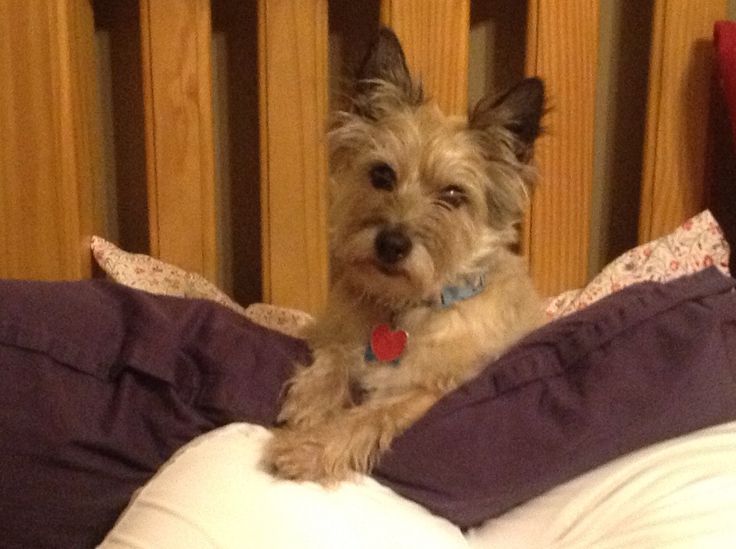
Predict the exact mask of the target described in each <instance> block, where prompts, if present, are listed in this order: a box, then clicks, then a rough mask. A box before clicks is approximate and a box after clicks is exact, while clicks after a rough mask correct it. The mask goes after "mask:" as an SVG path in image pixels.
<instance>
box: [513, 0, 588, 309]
mask: <svg viewBox="0 0 736 549" xmlns="http://www.w3.org/2000/svg"><path fill="white" fill-rule="evenodd" d="M598 10H599V3H598V1H597V0H531V1H530V2H529V13H528V19H527V21H528V22H527V41H528V43H527V72H528V73H529V74H530V75H532V74H536V75H539V76H541V77H542V78H544V80H545V82H546V85H547V93H548V98H549V103H548V107H550V111H549V113H548V114H547V116H546V117H545V120H544V125H545V127H546V129H547V134H546V135H544V136H542V137H541V138H540V140H539V142H538V144H537V149H536V161H537V165H538V167H539V173H540V183H539V185H538V186H537V188H536V190H535V193H534V196H533V199H532V204H531V210H530V212H529V216H528V219H527V222H526V225H525V230H524V234H525V236H524V243H523V248H524V251H525V253H526V254H527V255H528V258H529V268H530V272H531V274H532V277H533V279H534V281H535V284H536V285H537V287H538V288H539V290H540V291H541V292H542V293H543V294H545V295H554V294H556V293H559V292H561V291H563V290H566V289H570V288H576V287H580V286H582V285H583V284H585V282H586V281H587V277H588V246H589V240H590V236H589V224H590V215H591V194H592V193H591V191H592V185H593V143H594V114H595V92H596V85H595V83H596V73H597V62H598V59H597V53H598Z"/></svg>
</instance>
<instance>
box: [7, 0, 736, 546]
mask: <svg viewBox="0 0 736 549" xmlns="http://www.w3.org/2000/svg"><path fill="white" fill-rule="evenodd" d="M732 4H733V3H731V5H729V3H728V2H726V1H725V0H708V1H707V2H702V1H701V2H695V1H693V2H686V3H684V5H683V3H678V4H677V5H675V4H674V3H673V2H669V1H667V0H657V1H656V2H654V3H652V4H650V5H648V6H637V7H634V8H632V7H631V6H624V5H623V3H620V4H619V3H616V2H612V3H607V2H596V1H575V2H563V1H559V2H557V1H553V2H550V1H544V2H542V1H541V0H529V1H528V2H526V3H519V2H511V1H506V0H503V1H498V2H491V1H480V0H474V1H472V2H471V1H470V0H455V1H450V0H447V1H442V0H437V1H432V2H423V1H420V0H416V1H414V0H407V1H405V2H399V1H389V0H382V1H378V0H376V1H372V2H365V3H361V4H360V6H356V5H354V3H351V2H343V1H338V0H331V1H329V2H328V1H327V0H300V1H293V2H291V1H271V0H268V1H266V0H262V1H259V2H251V3H248V2H237V1H231V0H212V1H210V2H208V1H206V0H186V1H173V0H171V1H165V0H140V1H129V0H126V1H122V2H105V1H96V2H88V1H79V2H77V1H72V0H69V1H62V2H56V3H50V2H37V3H26V2H15V3H13V2H10V3H7V4H6V5H4V6H2V7H0V25H2V27H0V28H2V31H3V32H2V34H3V35H4V36H7V37H9V38H8V40H6V41H5V42H4V43H3V44H2V45H0V60H1V61H2V63H0V74H2V76H3V78H5V77H7V78H8V79H9V81H11V82H13V86H12V87H11V88H10V90H9V91H6V92H3V95H2V96H0V105H2V107H3V108H2V109H0V123H1V127H2V133H3V135H4V136H5V137H6V139H4V140H3V143H2V144H0V151H2V153H1V154H2V158H1V159H0V160H1V162H0V170H1V171H0V174H2V186H3V191H2V192H3V200H2V202H1V203H0V231H1V232H2V239H1V241H2V244H3V249H2V260H1V263H0V276H1V277H2V278H6V279H43V280H80V279H81V280H85V279H90V278H99V277H102V276H106V277H108V278H110V279H112V280H114V281H116V282H117V283H119V284H122V285H124V286H127V287H131V288H135V289H139V290H144V291H146V292H151V293H156V294H167V295H171V296H179V297H183V298H185V299H193V298H194V299H201V298H205V299H208V300H213V301H216V302H218V303H219V304H220V305H224V306H225V307H226V308H229V309H231V310H232V311H234V312H235V314H237V315H244V316H245V317H247V318H249V319H250V320H252V321H254V322H256V323H258V324H260V325H264V326H267V327H268V328H269V329H272V330H275V331H277V332H282V333H285V334H287V335H295V334H298V331H299V328H300V327H301V326H302V325H303V324H305V323H308V322H309V319H310V314H312V313H314V312H316V311H317V310H319V308H320V305H321V303H322V302H323V301H324V297H325V293H326V290H327V287H328V278H329V266H328V261H327V243H326V230H325V203H326V200H327V197H326V196H325V190H324V186H323V184H322V182H323V181H324V178H325V174H326V155H325V151H324V141H323V140H322V137H321V136H322V130H323V128H324V120H325V118H326V115H327V112H328V111H329V109H330V107H331V106H332V105H335V104H336V102H337V101H338V100H339V92H338V90H339V87H340V82H341V79H342V77H343V75H344V73H345V71H347V70H348V69H349V67H351V66H352V65H353V64H354V63H355V62H356V59H357V57H356V56H359V54H360V51H361V50H362V49H363V48H364V46H366V45H367V43H368V42H369V41H370V38H371V36H372V34H373V32H374V31H375V28H376V27H377V25H378V24H379V22H381V23H383V24H388V25H390V26H392V28H394V29H395V30H396V32H397V33H398V35H399V36H400V37H401V39H402V41H403V42H404V45H405V48H406V51H407V55H408V61H409V64H410V65H411V66H413V67H415V69H417V70H418V71H419V72H420V73H421V74H422V78H423V81H424V84H425V87H426V88H427V90H428V91H429V92H430V94H431V95H432V97H434V98H436V100H437V101H438V102H439V103H440V105H442V107H443V108H444V109H445V110H447V111H450V112H456V113H461V112H463V111H464V110H465V109H466V108H467V105H468V104H469V103H472V102H473V101H474V100H475V99H477V98H478V97H479V96H480V95H482V94H483V93H485V92H486V91H488V90H489V89H492V88H496V87H504V86H506V85H508V84H511V83H513V82H514V80H515V79H518V78H520V77H521V76H523V75H524V74H538V75H540V76H542V77H543V78H544V79H545V80H546V82H547V85H548V88H549V91H550V96H551V98H552V100H551V107H552V108H551V110H550V112H549V114H548V116H547V118H546V127H547V133H546V135H545V136H544V137H543V138H542V140H541V141H540V144H539V147H538V150H537V153H536V156H537V163H538V166H539V170H540V174H541V180H542V184H541V185H540V186H539V190H538V192H535V194H534V196H533V197H532V203H531V206H530V209H529V212H528V215H527V218H526V222H525V225H524V230H523V239H522V242H521V249H520V251H521V253H523V254H524V256H525V257H526V258H527V261H528V265H529V269H530V271H531V273H532V276H533V278H534V281H535V284H536V285H537V286H538V288H539V289H540V291H541V292H542V293H543V294H544V295H546V296H549V301H548V303H547V304H548V314H549V316H550V317H551V318H563V317H567V316H569V315H573V314H575V313H576V312H577V311H582V310H584V309H588V308H589V306H590V305H592V304H593V303H595V302H599V301H600V300H602V299H604V298H605V297H606V296H609V295H613V294H615V293H616V292H618V291H619V290H622V289H623V288H627V287H630V286H633V285H635V284H636V283H639V282H645V281H657V282H667V281H671V280H674V279H676V278H679V277H682V276H687V275H696V274H697V273H699V272H701V271H703V270H704V269H707V268H708V267H715V268H716V269H719V270H720V271H721V272H724V273H728V262H729V256H728V245H727V241H731V242H733V241H734V239H733V235H734V230H735V229H736V222H735V220H736V217H734V213H733V211H732V210H733V209H732V208H730V207H729V204H730V203H731V200H730V198H729V197H730V196H731V194H732V192H733V189H732V188H730V187H732V185H733V181H734V180H735V176H734V174H735V173H736V172H735V171H734V165H736V164H735V163H734V154H733V151H734V148H733V139H734V138H736V135H734V136H733V137H732V135H731V133H730V132H731V128H732V127H736V123H733V122H732V123H731V126H730V125H729V113H730V116H731V117H732V119H733V118H734V117H736V114H734V109H736V106H734V102H733V97H734V96H733V94H734V72H735V71H736V68H734V64H735V63H736V61H734V49H735V48H734V33H736V31H734V26H733V23H728V22H722V23H720V25H719V26H718V27H717V34H716V37H717V40H716V41H714V39H713V33H714V23H715V22H716V21H719V20H725V19H727V18H728V17H729V14H731V16H733V14H734V12H733V10H734V6H733V5H732ZM30 22H33V23H32V24H31V23H30ZM599 23H600V24H599ZM714 52H715V53H714ZM448 75H452V77H451V78H448ZM256 76H257V77H256ZM724 92H725V93H724ZM729 108H730V109H731V110H730V111H729ZM683 143H686V144H687V146H683ZM707 208H709V209H710V212H709V211H705V210H706V209H707ZM701 212H703V213H701ZM711 212H712V213H711ZM295 242H297V243H299V245H298V246H297V245H295V244H294V243H295ZM90 248H91V250H90ZM90 251H91V252H92V253H90ZM724 409H725V408H724ZM256 423H257V422H254V423H243V422H237V423H233V424H231V425H229V426H225V427H220V428H218V429H213V430H212V431H211V432H209V433H207V434H204V435H202V436H201V437H198V438H195V439H194V440H192V441H191V442H189V444H187V445H182V448H181V449H180V450H179V451H178V452H177V453H176V454H175V455H174V456H173V457H170V460H169V461H168V463H167V464H166V465H165V466H163V467H162V468H161V469H160V471H159V472H158V473H157V474H156V475H155V476H154V477H153V479H151V480H150V481H149V482H148V483H146V484H145V486H143V485H142V486H141V489H140V491H139V492H138V493H137V495H136V496H135V497H134V499H133V500H132V501H131V504H130V506H129V507H128V509H127V510H126V511H125V512H124V513H123V514H122V515H121V517H120V519H119V521H118V523H117V525H116V526H115V527H114V528H113V529H112V531H111V532H110V533H109V534H108V535H107V537H106V539H105V541H104V542H103V543H102V544H103V546H107V547H149V546H156V547H237V546H244V545H245V546H251V547H294V546H299V547H348V546H350V547H353V546H354V547H376V546H379V547H404V546H411V545H414V546H422V547H468V546H470V547H492V546H493V547H495V546H501V547H616V546H635V547H639V546H641V547H663V546H672V547H675V546H683V547H685V546H692V545H693V543H696V541H697V543H699V544H701V545H707V546H719V544H721V545H722V546H728V545H729V542H731V543H732V542H733V540H734V539H736V532H735V531H734V530H733V526H732V525H730V524H729V520H728V518H729V517H730V516H733V515H734V513H736V499H734V497H733V495H732V494H734V493H736V491H734V490H733V488H734V487H736V471H735V470H734V469H733V466H732V464H733V463H736V459H734V458H736V426H735V425H734V423H733V422H729V421H725V420H724V421H720V422H718V424H716V422H715V421H711V422H710V423H708V424H704V425H699V426H698V428H691V429H690V430H689V431H687V432H678V433H677V436H671V437H668V438H666V439H663V438H662V437H660V438H659V439H657V441H656V443H654V442H653V443H652V444H646V445H641V446H640V447H637V448H627V449H626V451H622V452H620V453H619V454H620V455H617V457H616V458H615V459H606V460H600V461H599V462H598V463H596V464H595V465H596V467H587V468H584V469H582V470H580V471H579V474H576V475H574V476H572V477H569V475H568V477H567V478H566V479H565V480H564V482H556V483H554V486H548V487H547V488H549V489H545V490H544V491H543V492H541V493H537V494H535V495H534V497H530V498H525V499H524V501H523V502H521V503H520V504H518V505H513V506H509V505H507V508H505V509H504V512H503V513H495V514H493V515H492V516H491V515H489V516H488V517H486V519H485V520H483V521H475V523H474V524H472V527H471V526H468V525H467V524H461V526H462V528H460V527H458V526H457V525H455V524H453V523H452V522H451V521H448V520H447V518H442V517H441V516H439V515H441V513H436V512H435V513H434V514H432V513H430V512H429V511H427V510H426V509H425V508H423V507H422V506H420V505H418V504H417V503H415V502H412V501H411V499H410V498H409V497H407V495H406V493H405V494H404V495H399V493H400V491H396V490H392V489H391V488H388V487H387V485H386V484H385V483H378V482H376V481H375V480H374V479H371V478H364V479H360V480H359V481H356V482H355V483H349V484H346V485H345V486H342V487H341V488H340V489H338V490H337V491H332V492H325V491H323V490H322V489H320V488H318V487H316V486H309V485H295V484H294V485H292V484H280V485H276V486H275V485H274V483H273V481H272V480H271V479H270V477H268V475H267V474H265V473H264V472H263V471H261V470H260V469H259V468H258V463H257V462H258V455H259V452H260V448H261V447H262V445H263V444H264V443H265V441H266V440H267V439H268V437H269V436H270V435H269V433H268V430H267V429H266V428H265V427H263V426H259V425H257V424H256ZM168 458H169V456H167V459H168ZM388 486H391V485H390V483H389V484H388ZM517 503H518V502H517ZM285 523H286V524H287V525H289V526H288V527H285V526H284V524H285ZM326 525H329V526H326ZM325 528H327V529H328V531H329V532H330V533H329V534H326V533H325Z"/></svg>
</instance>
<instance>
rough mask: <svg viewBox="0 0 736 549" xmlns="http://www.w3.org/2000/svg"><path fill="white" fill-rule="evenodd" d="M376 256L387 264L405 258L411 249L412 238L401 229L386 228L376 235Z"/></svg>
mask: <svg viewBox="0 0 736 549" xmlns="http://www.w3.org/2000/svg"><path fill="white" fill-rule="evenodd" d="M375 246H376V257H378V259H379V260H381V262H383V263H385V264H387V265H393V264H394V263H398V262H399V261H401V260H402V259H404V258H405V257H406V256H407V255H409V252H410V251H411V246H412V244H411V239H410V238H409V237H408V236H406V234H405V233H404V232H403V231H401V230H399V229H384V230H382V231H381V232H380V233H378V236H376V242H375Z"/></svg>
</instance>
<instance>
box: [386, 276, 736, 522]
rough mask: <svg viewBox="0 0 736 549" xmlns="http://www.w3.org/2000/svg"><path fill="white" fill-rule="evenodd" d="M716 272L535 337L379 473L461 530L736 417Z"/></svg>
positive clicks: (731, 355)
mask: <svg viewBox="0 0 736 549" xmlns="http://www.w3.org/2000/svg"><path fill="white" fill-rule="evenodd" d="M733 287H734V280H733V279H731V278H728V277H725V276H723V275H722V274H720V273H719V272H718V271H717V270H716V269H715V268H711V269H709V270H707V271H704V272H701V273H698V274H696V275H693V276H690V277H687V278H682V279H679V280H676V281H674V282H670V283H668V284H657V283H643V284H639V285H636V286H632V287H630V288H628V289H626V290H622V291H621V292H619V293H616V294H613V295H612V296H610V297H608V298H606V299H604V300H602V301H600V302H598V303H596V304H594V305H592V306H590V307H588V308H587V309H584V310H582V311H580V312H578V313H575V314H573V315H570V316H568V317H565V318H563V319H560V320H558V321H556V322H553V323H551V324H549V325H547V326H545V327H543V328H542V329H540V330H538V331H536V332H534V333H532V334H530V335H529V336H528V337H527V338H526V339H525V340H523V341H522V342H521V343H520V344H518V345H516V346H515V347H514V348H513V349H511V350H510V351H509V352H508V353H507V354H506V355H505V356H503V357H502V358H501V359H499V360H498V361H497V362H496V363H495V364H492V365H491V366H489V368H488V369H487V370H486V371H485V372H483V373H482V374H481V375H480V376H479V377H477V378H476V379H474V380H472V381H470V382H469V383H467V384H466V385H465V386H463V387H461V388H460V389H459V390H457V391H455V392H453V393H451V394H449V395H447V396H446V397H445V398H444V399H443V400H441V401H440V402H439V403H438V404H437V405H435V406H434V407H433V408H432V409H431V410H430V411H429V413H428V414H427V415H425V416H424V417H423V418H422V419H420V421H419V422H418V423H416V424H415V425H413V426H412V427H411V428H410V429H409V430H408V431H407V432H405V433H404V434H403V435H402V436H401V437H399V438H398V439H397V440H396V441H395V442H394V444H393V446H392V448H391V451H390V452H388V453H387V454H386V455H385V457H384V458H383V459H382V460H381V462H380V463H379V465H378V468H377V470H376V471H375V476H376V477H377V478H378V480H380V481H381V482H383V483H385V484H387V485H389V486H390V487H391V488H393V489H394V490H396V491H397V492H398V493H400V494H402V495H404V496H405V497H408V498H410V499H413V500H415V501H417V502H419V503H421V504H422V505H424V506H425V507H427V508H428V509H430V510H431V511H433V512H434V513H436V514H438V515H441V516H443V517H445V518H447V519H449V520H451V521H452V522H454V523H455V524H457V525H459V526H461V527H471V526H474V525H477V524H479V523H480V522H482V521H484V520H486V519H488V518H490V517H494V516H497V515H499V514H501V513H503V512H504V511H506V510H508V509H510V508H511V507H514V506H515V505H517V504H519V503H522V502H524V501H526V500H528V499H530V498H532V497H534V496H537V495H539V494H541V493H543V492H545V491H546V490H548V489H550V488H552V487H554V486H556V485H558V484H560V483H562V482H564V481H567V480H569V479H571V478H573V477H575V476H576V475H579V474H581V473H583V472H585V471H588V470H590V469H591V468H593V467H596V466H598V465H601V464H603V463H605V462H607V461H609V460H611V459H613V458H616V457H618V456H621V455H623V454H625V453H627V452H630V451H632V450H636V449H638V448H641V447H643V446H647V445H650V444H653V443H655V442H659V441H662V440H664V439H668V438H671V437H675V436H679V435H682V434H685V433H688V432H691V431H694V430H696V429H700V428H703V427H706V426H710V425H713V424H717V423H721V422H725V421H728V420H732V419H734V418H736V293H734V292H733V291H732V289H733Z"/></svg>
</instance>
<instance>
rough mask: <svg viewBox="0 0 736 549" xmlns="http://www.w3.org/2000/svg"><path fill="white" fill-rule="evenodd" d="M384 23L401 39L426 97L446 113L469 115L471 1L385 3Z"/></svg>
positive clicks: (395, 0) (386, 0)
mask: <svg viewBox="0 0 736 549" xmlns="http://www.w3.org/2000/svg"><path fill="white" fill-rule="evenodd" d="M381 22H382V23H383V24H384V25H388V26H390V27H391V28H393V30H394V31H395V32H396V34H397V36H398V37H399V39H400V40H401V43H402V45H403V47H404V53H405V54H406V59H407V63H408V64H409V68H410V70H411V71H412V73H413V74H415V75H419V76H420V78H421V80H422V83H423V85H424V91H425V94H426V95H428V96H430V97H431V98H433V99H434V100H436V101H437V104H438V105H439V106H440V108H441V109H442V110H443V111H444V112H445V113H447V114H465V113H466V111H467V104H468V40H469V36H468V35H469V32H470V0H431V1H427V0H382V2H381Z"/></svg>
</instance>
